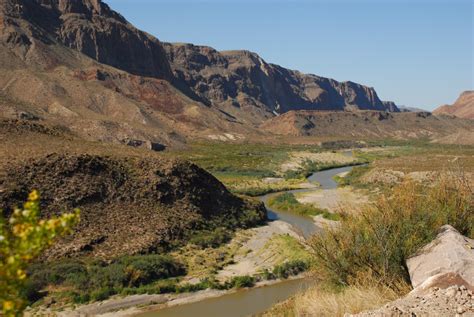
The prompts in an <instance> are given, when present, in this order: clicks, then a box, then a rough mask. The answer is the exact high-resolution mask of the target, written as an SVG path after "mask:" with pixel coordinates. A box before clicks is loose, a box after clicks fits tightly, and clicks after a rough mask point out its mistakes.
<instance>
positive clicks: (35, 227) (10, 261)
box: [0, 191, 79, 316]
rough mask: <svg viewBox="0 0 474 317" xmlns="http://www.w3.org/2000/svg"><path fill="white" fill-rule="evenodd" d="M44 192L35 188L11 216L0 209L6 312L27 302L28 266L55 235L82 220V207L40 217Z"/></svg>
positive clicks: (1, 296) (0, 274) (0, 297)
mask: <svg viewBox="0 0 474 317" xmlns="http://www.w3.org/2000/svg"><path fill="white" fill-rule="evenodd" d="M39 202H40V196H39V194H38V192H37V191H33V192H31V193H30V194H29V196H28V201H27V202H26V203H25V204H24V205H23V208H15V209H14V211H13V213H12V215H11V216H10V218H9V219H8V221H7V219H5V217H4V216H3V213H0V307H1V308H2V311H3V314H4V316H19V315H21V313H22V311H23V309H24V308H25V305H26V300H25V299H24V298H22V295H21V291H22V289H23V288H24V287H25V283H26V281H27V273H26V270H27V267H28V265H29V264H30V263H31V262H32V261H33V260H35V259H36V258H37V257H38V256H39V255H40V254H41V252H42V251H44V250H45V249H46V248H48V247H49V246H51V245H52V243H53V242H54V240H55V238H57V237H60V236H63V235H65V234H68V233H70V232H71V230H72V227H73V226H74V225H75V224H76V223H77V222H78V221H79V210H77V209H76V210H75V211H74V212H73V213H65V214H62V215H61V216H59V217H53V218H51V219H40V204H39Z"/></svg>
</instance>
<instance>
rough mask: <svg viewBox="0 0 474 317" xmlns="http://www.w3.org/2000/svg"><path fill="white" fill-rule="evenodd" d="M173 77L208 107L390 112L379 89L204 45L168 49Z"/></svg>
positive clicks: (278, 110) (247, 54) (174, 45)
mask: <svg viewBox="0 0 474 317" xmlns="http://www.w3.org/2000/svg"><path fill="white" fill-rule="evenodd" d="M164 47H165V50H166V53H167V55H168V59H169V61H170V63H171V66H172V69H173V71H174V74H175V76H176V77H177V78H178V79H179V80H180V81H181V82H184V83H186V85H187V86H189V87H190V88H191V89H192V90H193V91H194V92H195V93H196V94H197V95H198V96H200V97H201V98H202V99H203V100H204V102H206V103H207V104H210V105H221V104H231V105H233V106H234V107H248V106H251V105H253V106H257V107H260V108H263V109H265V110H266V111H269V112H276V113H284V112H287V111H290V110H388V111H398V109H397V107H396V106H395V104H394V103H384V102H382V101H381V100H380V99H379V97H378V96H377V93H376V92H375V90H374V89H373V88H371V87H366V86H363V85H360V84H357V83H354V82H338V81H335V80H333V79H329V78H324V77H319V76H316V75H308V74H303V73H300V72H298V71H294V70H289V69H286V68H283V67H280V66H278V65H274V64H269V63H267V62H265V61H264V60H263V59H262V58H261V57H260V56H258V55H257V54H255V53H251V52H248V51H223V52H218V51H216V50H215V49H213V48H210V47H206V46H195V45H192V44H169V43H167V44H164Z"/></svg>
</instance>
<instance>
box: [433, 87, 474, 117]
mask: <svg viewBox="0 0 474 317" xmlns="http://www.w3.org/2000/svg"><path fill="white" fill-rule="evenodd" d="M433 113H435V114H449V115H453V116H456V117H459V118H465V119H474V90H468V91H465V92H463V93H462V94H461V95H460V96H459V98H458V99H457V100H456V102H455V103H454V104H452V105H444V106H441V107H439V108H437V109H436V110H435V111H434V112H433Z"/></svg>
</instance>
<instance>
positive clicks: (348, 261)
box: [311, 176, 474, 291]
mask: <svg viewBox="0 0 474 317" xmlns="http://www.w3.org/2000/svg"><path fill="white" fill-rule="evenodd" d="M444 224H450V225H452V226H454V227H455V228H456V229H457V230H459V232H461V233H462V234H464V235H467V236H470V237H473V235H474V210H473V201H472V190H471V188H470V187H469V182H468V181H467V180H465V179H464V178H463V177H459V176H457V177H454V176H452V177H444V178H441V179H439V180H438V181H437V182H436V184H433V186H431V187H428V186H423V185H421V184H418V183H414V182H406V183H404V184H401V185H399V186H398V187H396V188H394V190H393V193H392V195H390V196H382V197H381V198H380V199H379V200H378V201H377V202H376V203H375V204H374V205H373V206H371V207H368V209H366V210H365V211H364V212H363V213H362V214H360V215H352V216H348V217H347V218H345V219H343V223H342V225H341V228H343V229H340V230H329V231H327V232H326V234H324V235H320V236H315V237H314V238H313V239H312V241H311V246H312V249H313V250H314V254H315V257H316V261H317V264H319V265H317V266H319V267H320V268H321V270H322V273H324V274H325V275H326V276H327V277H328V278H329V279H330V281H331V282H332V283H333V285H339V286H344V285H351V284H357V283H358V281H359V280H360V279H361V278H363V277H364V276H370V277H372V278H374V279H375V280H376V281H378V282H379V283H381V284H382V285H386V286H387V287H390V288H393V289H395V290H397V291H401V290H402V289H403V288H404V287H403V286H400V283H399V281H400V280H402V281H406V282H407V283H408V282H409V274H408V270H407V268H406V264H405V260H406V259H407V258H408V257H409V256H411V255H412V254H414V253H415V252H416V251H417V250H418V249H419V248H420V247H422V246H424V245H426V244H427V243H428V242H430V241H431V240H432V239H433V238H435V236H436V234H437V231H438V229H439V228H440V227H441V226H442V225H444Z"/></svg>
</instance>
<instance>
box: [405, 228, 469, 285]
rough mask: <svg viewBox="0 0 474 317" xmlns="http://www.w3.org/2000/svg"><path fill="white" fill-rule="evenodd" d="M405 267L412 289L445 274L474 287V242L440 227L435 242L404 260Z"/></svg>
mask: <svg viewBox="0 0 474 317" xmlns="http://www.w3.org/2000/svg"><path fill="white" fill-rule="evenodd" d="M407 267H408V271H409V273H410V278H411V283H412V285H413V288H417V287H418V286H420V285H421V284H423V283H424V282H426V281H427V280H428V279H430V278H434V277H435V276H439V275H441V274H446V273H456V274H459V276H461V277H462V278H463V279H464V280H465V281H466V282H468V283H469V284H470V285H474V240H472V239H469V238H466V237H464V236H463V235H461V234H460V233H459V232H458V231H456V229H454V228H453V227H451V226H449V225H446V226H443V227H441V232H440V233H439V234H438V236H437V237H436V239H434V240H433V241H432V242H431V243H429V244H428V245H426V246H425V247H423V248H421V249H420V250H419V251H418V252H417V253H416V254H415V255H414V256H412V257H410V258H409V259H408V260H407Z"/></svg>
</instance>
